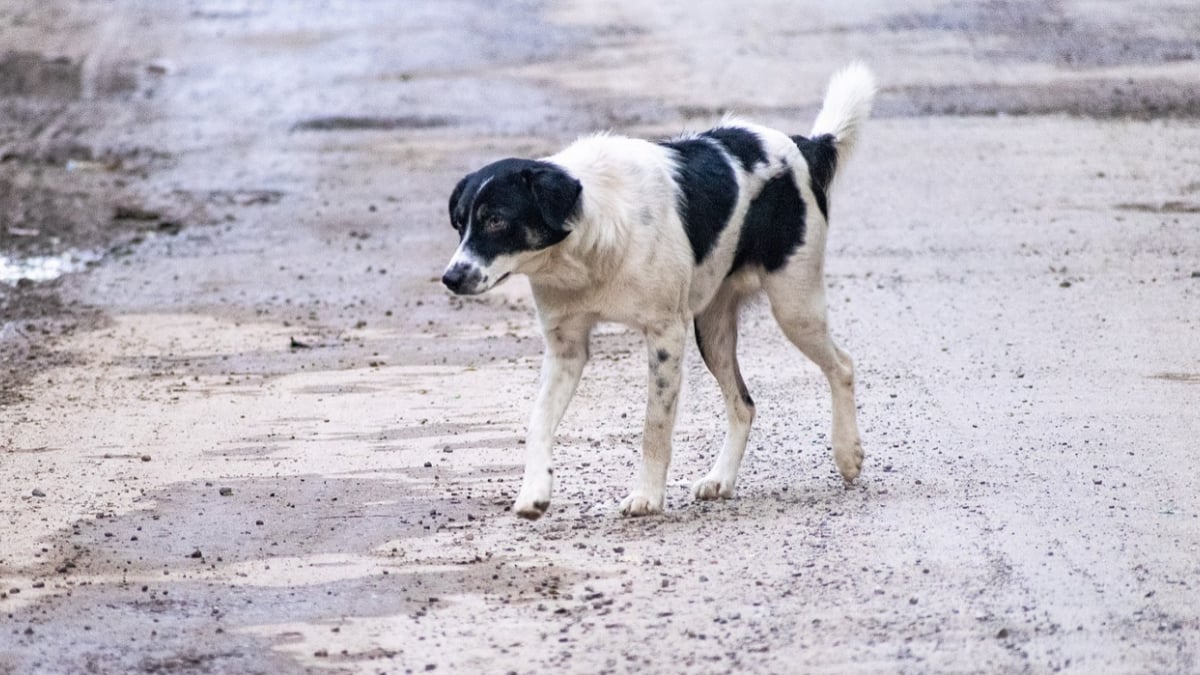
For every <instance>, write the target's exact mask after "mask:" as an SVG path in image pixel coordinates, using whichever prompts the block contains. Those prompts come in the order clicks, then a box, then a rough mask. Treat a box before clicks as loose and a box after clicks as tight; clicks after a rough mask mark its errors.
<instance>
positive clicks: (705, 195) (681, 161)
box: [661, 138, 738, 265]
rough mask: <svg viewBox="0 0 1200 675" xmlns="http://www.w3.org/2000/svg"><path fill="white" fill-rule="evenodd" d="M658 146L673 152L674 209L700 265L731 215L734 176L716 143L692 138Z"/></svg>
mask: <svg viewBox="0 0 1200 675" xmlns="http://www.w3.org/2000/svg"><path fill="white" fill-rule="evenodd" d="M661 145H662V146H663V147H666V148H669V149H671V150H673V151H674V152H675V156H676V166H675V182H676V184H678V186H679V197H678V203H677V205H676V208H677V209H678V211H679V218H680V219H681V220H683V226H684V229H685V230H686V231H687V236H688V242H689V243H690V244H691V245H692V255H693V256H694V257H695V259H696V264H697V265H699V264H700V262H701V261H703V260H704V258H705V256H707V255H708V253H709V251H711V250H712V248H713V246H715V245H716V243H717V237H719V236H720V235H721V230H723V229H725V224H726V223H728V222H729V216H731V215H732V214H733V208H734V206H735V205H736V204H737V195H738V183H737V177H736V176H735V175H734V173H733V167H731V166H730V165H729V160H728V159H726V157H725V153H723V152H721V150H720V149H719V148H718V147H717V145H716V141H712V140H708V139H700V138H694V139H686V140H680V141H664V142H663V143H661Z"/></svg>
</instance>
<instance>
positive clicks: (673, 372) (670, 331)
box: [621, 317, 687, 516]
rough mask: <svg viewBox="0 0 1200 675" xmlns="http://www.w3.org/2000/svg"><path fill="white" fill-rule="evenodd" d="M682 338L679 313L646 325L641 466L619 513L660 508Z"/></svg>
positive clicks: (644, 512)
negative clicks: (646, 393) (646, 373)
mask: <svg viewBox="0 0 1200 675" xmlns="http://www.w3.org/2000/svg"><path fill="white" fill-rule="evenodd" d="M686 339H687V322H686V321H685V320H684V318H683V317H679V318H677V319H672V320H668V321H663V322H659V323H655V324H651V325H648V326H646V347H647V350H648V351H649V360H650V382H649V386H648V389H649V397H648V400H647V401H646V424H645V429H644V430H643V432H642V470H641V473H640V475H639V476H638V479H637V483H635V484H634V487H633V490H632V491H631V492H630V493H629V496H628V497H626V498H625V499H624V500H623V501H622V502H621V513H623V514H625V515H627V516H647V515H650V514H654V513H661V512H662V510H663V498H664V494H665V490H666V482H667V467H668V466H669V465H670V463H671V432H672V431H674V430H675V410H676V403H678V401H679V387H680V384H681V382H682V379H683V367H682V366H683V347H684V342H685V340H686Z"/></svg>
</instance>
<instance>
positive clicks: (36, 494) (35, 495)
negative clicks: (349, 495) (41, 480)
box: [33, 488, 46, 497]
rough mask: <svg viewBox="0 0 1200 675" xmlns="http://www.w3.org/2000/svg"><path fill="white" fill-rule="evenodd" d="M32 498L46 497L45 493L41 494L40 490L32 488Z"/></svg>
mask: <svg viewBox="0 0 1200 675" xmlns="http://www.w3.org/2000/svg"><path fill="white" fill-rule="evenodd" d="M33 496H34V497H45V496H46V493H45V492H42V491H41V490H39V489H37V488H34V489H33Z"/></svg>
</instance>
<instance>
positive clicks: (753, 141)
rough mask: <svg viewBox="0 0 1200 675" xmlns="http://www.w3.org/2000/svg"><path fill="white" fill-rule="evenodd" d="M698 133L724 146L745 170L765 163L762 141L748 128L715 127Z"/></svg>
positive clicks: (765, 157) (748, 170) (765, 155)
mask: <svg viewBox="0 0 1200 675" xmlns="http://www.w3.org/2000/svg"><path fill="white" fill-rule="evenodd" d="M700 135H701V136H705V137H708V138H711V139H713V140H715V141H716V142H718V143H720V144H721V145H722V146H724V147H725V151H726V152H728V153H729V154H730V155H732V156H734V157H736V158H737V160H738V161H739V162H741V163H742V168H743V169H745V170H746V171H747V172H750V171H754V167H755V166H757V165H759V164H766V163H767V152H766V150H764V149H763V146H762V141H760V140H759V139H758V134H756V133H754V132H753V131H750V130H749V129H739V128H738V127H717V128H716V129H709V130H708V131H706V132H704V133H702V134H700Z"/></svg>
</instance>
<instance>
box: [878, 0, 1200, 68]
mask: <svg viewBox="0 0 1200 675" xmlns="http://www.w3.org/2000/svg"><path fill="white" fill-rule="evenodd" d="M1168 10H1169V8H1168V9H1167V10H1161V11H1164V12H1165V11H1168ZM1138 17H1139V18H1138V20H1137V21H1136V22H1135V21H1133V20H1118V21H1109V22H1103V23H1102V22H1100V21H1098V20H1096V19H1094V18H1092V17H1091V16H1082V15H1079V14H1071V13H1070V12H1068V11H1067V9H1066V8H1065V6H1064V3H1062V2H1061V1H1058V0H1049V1H1042V0H988V1H987V2H963V1H959V2H951V3H948V4H946V5H943V6H941V7H939V8H937V9H936V10H934V11H932V12H912V13H903V14H897V15H895V16H892V17H891V18H888V19H886V20H884V21H883V23H882V26H881V27H882V28H884V29H886V30H889V31H921V30H925V31H948V32H954V33H965V34H967V35H971V36H978V37H985V36H1001V37H1003V38H1004V40H1003V42H1002V44H1000V45H995V44H994V43H993V42H990V41H986V40H980V41H979V44H978V46H977V47H976V50H977V52H978V54H979V55H980V56H982V57H985V58H987V59H989V60H994V61H1011V60H1027V61H1041V62H1047V63H1053V64H1056V65H1063V66H1072V67H1078V68H1100V67H1108V66H1118V65H1130V64H1161V63H1169V62H1175V61H1194V60H1197V59H1200V40H1197V39H1195V38H1189V39H1182V38H1166V37H1160V36H1158V35H1154V34H1152V30H1153V29H1155V27H1156V26H1158V27H1161V26H1162V25H1164V24H1163V23H1162V22H1160V21H1159V19H1160V18H1166V17H1165V16H1164V17H1160V16H1159V14H1158V13H1156V12H1155V11H1154V10H1152V9H1147V10H1146V11H1145V12H1141V13H1139V15H1138ZM1178 18H1179V17H1173V20H1174V21H1176V22H1177V21H1178ZM1165 25H1174V24H1172V23H1167V24H1165Z"/></svg>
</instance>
